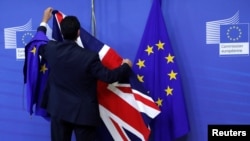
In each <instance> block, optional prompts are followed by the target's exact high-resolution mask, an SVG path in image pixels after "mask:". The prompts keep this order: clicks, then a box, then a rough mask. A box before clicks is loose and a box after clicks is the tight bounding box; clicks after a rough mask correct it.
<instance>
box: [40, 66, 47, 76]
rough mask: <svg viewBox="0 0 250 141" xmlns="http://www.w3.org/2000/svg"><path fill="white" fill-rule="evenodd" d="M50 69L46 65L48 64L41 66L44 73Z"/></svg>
mask: <svg viewBox="0 0 250 141" xmlns="http://www.w3.org/2000/svg"><path fill="white" fill-rule="evenodd" d="M47 70H48V68H47V67H46V64H43V65H42V66H41V68H40V72H42V73H43V74H45V72H46V71H47Z"/></svg>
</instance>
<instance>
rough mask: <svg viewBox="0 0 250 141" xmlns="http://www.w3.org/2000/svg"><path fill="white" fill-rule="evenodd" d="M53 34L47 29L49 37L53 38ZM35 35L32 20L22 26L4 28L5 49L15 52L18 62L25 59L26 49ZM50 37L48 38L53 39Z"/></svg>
mask: <svg viewBox="0 0 250 141" xmlns="http://www.w3.org/2000/svg"><path fill="white" fill-rule="evenodd" d="M51 32H52V30H51V29H50V28H49V27H47V36H48V35H50V36H51ZM35 34H36V30H32V19H30V20H29V21H28V22H27V23H26V24H24V25H22V26H16V27H8V28H4V43H5V45H4V47H5V49H13V50H15V51H16V59H17V60H22V59H25V52H24V47H25V46H26V45H27V43H29V41H30V40H31V39H32V38H33V37H34V35H35ZM50 36H48V37H49V38H50V39H51V37H50Z"/></svg>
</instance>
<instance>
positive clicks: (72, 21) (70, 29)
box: [60, 16, 81, 40]
mask: <svg viewBox="0 0 250 141" xmlns="http://www.w3.org/2000/svg"><path fill="white" fill-rule="evenodd" d="M60 26H61V32H62V35H63V38H64V39H68V40H76V39H77V37H78V35H79V32H80V27H81V25H80V22H79V21H78V19H77V17H75V16H66V17H65V18H64V19H63V20H62V21H61V23H60Z"/></svg>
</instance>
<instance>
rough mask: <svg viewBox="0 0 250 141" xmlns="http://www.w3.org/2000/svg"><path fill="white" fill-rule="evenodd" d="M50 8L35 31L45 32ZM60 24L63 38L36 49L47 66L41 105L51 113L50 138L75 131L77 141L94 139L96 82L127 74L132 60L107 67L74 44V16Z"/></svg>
mask: <svg viewBox="0 0 250 141" xmlns="http://www.w3.org/2000/svg"><path fill="white" fill-rule="evenodd" d="M52 10H53V9H52V8H51V7H49V8H47V9H45V11H44V15H43V19H42V22H41V24H40V26H39V27H38V29H37V31H42V32H43V33H44V34H46V25H47V23H48V21H49V19H50V18H51V16H52ZM60 26H61V32H62V35H63V37H64V41H62V42H57V41H49V42H48V43H47V44H46V45H43V46H41V47H40V48H39V54H40V55H41V56H42V58H43V59H45V60H46V61H47V63H48V65H49V69H50V72H49V76H48V81H47V84H46V88H45V91H44V95H45V97H44V98H43V107H44V108H45V109H46V110H47V112H48V113H49V114H50V116H51V140H52V141H70V140H71V136H72V133H73V132H74V133H75V135H76V140H77V141H94V140H95V136H96V126H98V124H99V122H100V116H99V108H98V101H97V81H98V80H101V81H104V82H107V83H113V82H116V81H119V80H120V79H123V78H125V77H129V74H130V72H131V66H132V63H131V61H130V60H129V59H124V60H123V63H122V64H121V66H120V67H118V68H116V69H113V70H109V69H107V68H106V67H104V66H103V65H102V63H101V61H100V59H99V56H98V54H97V53H95V52H93V51H90V50H88V49H85V48H81V47H80V46H79V45H78V44H77V43H76V39H77V38H78V37H79V35H80V22H79V21H78V19H77V18H76V17H75V16H67V17H65V18H64V19H63V20H62V21H61V23H60Z"/></svg>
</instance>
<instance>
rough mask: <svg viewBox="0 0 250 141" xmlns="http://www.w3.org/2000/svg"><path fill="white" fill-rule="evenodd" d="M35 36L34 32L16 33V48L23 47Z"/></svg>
mask: <svg viewBox="0 0 250 141" xmlns="http://www.w3.org/2000/svg"><path fill="white" fill-rule="evenodd" d="M35 34H36V31H17V32H16V44H17V48H23V47H25V46H26V45H27V44H28V43H29V42H30V41H31V39H32V38H33V37H34V35H35Z"/></svg>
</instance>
